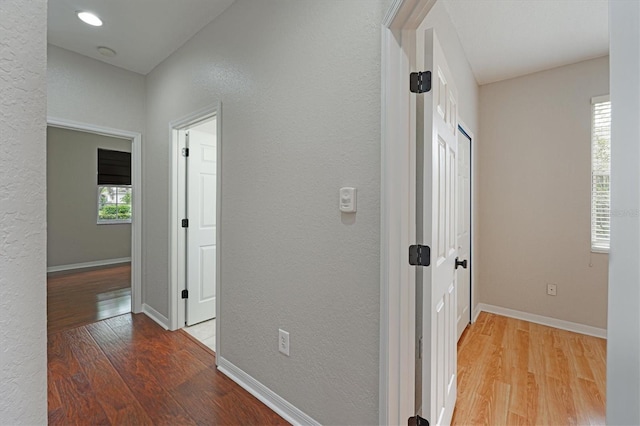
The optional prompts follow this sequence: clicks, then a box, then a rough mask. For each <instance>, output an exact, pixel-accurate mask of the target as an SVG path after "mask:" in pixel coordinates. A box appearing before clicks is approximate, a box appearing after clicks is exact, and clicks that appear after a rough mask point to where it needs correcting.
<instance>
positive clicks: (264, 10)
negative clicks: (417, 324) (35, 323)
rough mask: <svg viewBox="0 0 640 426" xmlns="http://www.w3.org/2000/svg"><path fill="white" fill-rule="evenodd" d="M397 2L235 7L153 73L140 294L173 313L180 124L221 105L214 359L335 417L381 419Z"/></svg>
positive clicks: (288, 1) (312, 411)
mask: <svg viewBox="0 0 640 426" xmlns="http://www.w3.org/2000/svg"><path fill="white" fill-rule="evenodd" d="M388 3H389V2H388V1H386V0H383V1H372V0H344V1H320V2H319V1H314V0H295V1H292V0H278V1H270V2H256V1H249V0H238V1H236V2H235V3H234V4H233V5H231V7H230V8H229V9H227V11H225V12H224V13H223V14H222V15H221V16H219V17H218V18H217V19H216V20H215V21H214V22H213V23H212V24H210V25H208V26H207V27H205V28H204V29H203V30H202V31H200V32H199V33H198V34H197V35H196V36H195V37H194V38H193V39H191V40H190V41H189V42H187V43H186V44H185V45H184V46H183V47H181V48H180V49H178V51H176V52H175V53H174V54H173V55H171V56H170V57H169V58H168V59H167V60H166V61H164V62H163V63H162V64H160V65H159V66H158V67H157V68H156V69H155V70H154V71H152V72H151V73H150V74H149V75H148V76H147V94H148V97H147V108H148V109H147V130H148V133H147V138H146V142H147V144H146V145H145V149H144V162H145V164H153V165H156V166H154V167H145V169H144V173H145V175H144V180H145V182H146V186H145V190H146V196H145V209H144V211H145V213H144V222H145V254H144V257H145V259H146V260H147V264H146V270H145V291H146V294H145V302H146V303H147V304H149V305H151V306H152V307H153V308H155V309H156V310H158V311H159V312H160V313H162V314H165V315H166V314H167V313H168V306H167V300H168V294H167V290H168V282H167V264H168V258H169V253H168V238H167V229H168V225H169V223H168V220H169V216H168V188H169V173H168V165H169V146H170V139H169V137H170V134H169V130H168V126H169V123H170V122H171V121H173V120H176V119H178V118H181V117H183V116H185V115H187V114H189V113H191V112H193V111H196V110H198V109H200V108H202V107H204V106H207V105H211V104H215V103H217V102H218V101H222V103H223V113H222V117H221V125H222V144H223V152H222V176H221V178H222V200H223V201H222V219H221V224H220V232H221V233H222V234H221V235H222V242H221V250H222V263H221V267H222V271H221V274H222V280H221V281H222V283H221V284H222V290H221V295H220V296H221V297H222V299H221V312H220V313H219V314H220V315H219V321H220V324H221V325H220V327H221V346H220V351H219V352H220V353H219V355H220V356H222V357H224V358H225V359H227V360H229V361H230V362H232V363H233V364H235V365H236V366H238V367H239V368H241V369H242V370H244V371H245V372H247V373H248V374H250V375H251V376H253V377H254V378H255V379H256V380H258V381H259V382H261V383H262V384H264V385H266V386H267V387H269V388H270V389H271V390H273V391H274V392H276V393H277V394H279V395H280V396H282V397H283V398H284V399H286V400H288V401H289V402H290V403H292V404H293V405H295V406H296V407H298V408H299V409H301V410H302V411H304V412H306V413H307V414H308V415H310V416H311V417H313V418H314V419H316V420H317V421H319V422H321V423H325V424H376V423H377V422H378V370H379V366H378V359H379V330H380V328H379V312H380V307H379V303H380V281H379V280H380V275H379V271H380V267H379V259H380V257H379V248H380V224H379V221H380V80H381V75H380V58H381V47H380V23H381V22H382V14H383V12H386V8H387V5H388ZM341 186H355V187H357V188H358V213H357V214H356V215H355V216H354V215H343V214H341V213H340V211H339V210H338V189H339V188H340V187H341ZM278 328H283V329H285V330H286V331H288V332H290V334H291V356H290V357H286V356H284V355H282V354H280V353H279V352H278V346H277V336H278Z"/></svg>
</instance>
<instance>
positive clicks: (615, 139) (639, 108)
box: [607, 1, 640, 425]
mask: <svg viewBox="0 0 640 426" xmlns="http://www.w3.org/2000/svg"><path fill="white" fill-rule="evenodd" d="M609 28H610V37H611V52H610V55H611V114H612V117H611V120H612V122H611V210H612V218H611V252H610V253H611V254H610V263H609V334H608V340H607V424H608V425H637V424H640V404H639V403H638V401H640V262H638V259H639V258H640V219H639V216H638V212H639V211H640V168H639V167H638V163H639V162H640V124H639V123H640V121H639V120H638V117H640V3H639V2H636V1H611V2H609Z"/></svg>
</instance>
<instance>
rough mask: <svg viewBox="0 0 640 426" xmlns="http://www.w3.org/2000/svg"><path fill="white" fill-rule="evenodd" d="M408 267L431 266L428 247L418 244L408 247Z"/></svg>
mask: <svg viewBox="0 0 640 426" xmlns="http://www.w3.org/2000/svg"><path fill="white" fill-rule="evenodd" d="M409 265H415V266H429V265H431V248H429V246H421V245H420V244H417V245H414V246H409Z"/></svg>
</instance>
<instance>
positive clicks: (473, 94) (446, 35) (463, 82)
mask: <svg viewBox="0 0 640 426" xmlns="http://www.w3.org/2000/svg"><path fill="white" fill-rule="evenodd" d="M427 28H434V29H435V31H436V35H437V37H438V40H440V44H441V45H442V48H443V50H444V52H445V55H446V57H447V63H448V65H449V68H450V69H451V73H452V74H453V79H454V80H455V82H456V86H457V88H458V92H459V93H458V103H459V111H458V115H459V118H460V120H461V121H462V122H463V123H464V124H465V125H466V126H468V128H467V129H466V130H467V131H468V132H471V133H472V134H473V136H474V140H473V141H472V142H471V145H472V146H471V149H472V157H473V158H472V167H471V172H472V174H473V175H472V180H473V182H474V188H473V189H474V193H473V220H474V222H473V229H472V233H473V241H474V247H473V249H474V251H473V252H472V257H473V267H472V271H471V273H472V279H471V284H472V292H471V295H472V302H471V305H472V308H475V306H476V305H477V304H478V300H479V299H478V294H479V292H480V291H481V288H480V285H479V274H478V271H479V268H478V265H479V263H480V255H479V250H478V248H479V244H478V241H479V238H480V227H479V226H477V225H478V223H477V221H476V218H478V217H479V216H478V215H479V197H478V194H479V191H478V189H479V188H478V186H477V185H476V183H477V182H478V179H479V173H480V167H479V164H478V161H477V155H476V153H477V152H478V149H479V145H480V142H479V141H480V138H479V133H480V132H479V112H478V99H479V93H480V89H479V87H478V84H477V83H476V78H475V77H474V75H473V71H471V66H470V65H469V62H468V61H467V56H466V54H465V52H464V49H463V48H462V45H461V44H460V39H459V38H458V32H457V31H456V29H455V26H454V25H453V23H452V21H451V18H450V16H449V13H448V12H447V9H446V7H445V6H444V3H443V2H441V1H440V2H437V3H436V4H435V5H434V6H433V8H432V9H431V10H430V11H429V14H428V15H427V17H426V18H425V20H424V22H423V23H422V24H421V25H420V28H419V30H420V31H422V30H425V29H427Z"/></svg>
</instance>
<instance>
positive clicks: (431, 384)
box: [417, 29, 458, 425]
mask: <svg viewBox="0 0 640 426" xmlns="http://www.w3.org/2000/svg"><path fill="white" fill-rule="evenodd" d="M419 37H424V56H423V58H424V64H422V69H425V70H432V77H433V80H434V84H433V85H432V86H433V87H432V91H431V92H428V93H425V94H422V95H417V96H422V97H423V98H422V100H421V101H420V102H423V108H422V113H423V117H421V119H422V120H418V122H419V123H421V124H420V125H419V126H420V128H419V129H418V133H419V134H418V138H419V139H421V143H422V144H423V146H424V150H423V158H422V159H419V160H418V167H420V168H421V170H422V173H420V174H419V176H422V181H419V182H417V190H418V191H419V194H418V196H417V199H422V200H423V205H422V206H421V208H418V211H419V212H421V218H420V219H419V220H421V224H422V226H421V227H418V228H419V229H422V234H421V235H417V239H418V241H419V242H422V244H426V245H428V246H430V247H431V249H432V254H433V259H432V260H433V261H432V263H431V266H429V267H427V268H425V269H424V270H423V271H422V282H421V283H418V285H422V297H423V299H422V338H423V356H422V413H419V414H420V415H421V416H422V417H424V418H426V419H427V420H428V421H429V422H430V424H432V425H437V424H438V425H439V424H449V423H450V422H451V417H452V415H453V408H454V406H455V401H456V377H457V369H456V362H457V353H456V342H457V336H456V308H457V302H456V298H457V294H456V288H457V282H456V272H455V259H456V256H457V255H458V244H457V226H458V221H457V204H458V199H457V196H456V194H457V191H456V189H457V186H456V184H457V173H458V172H457V168H458V142H457V139H456V131H457V129H456V128H455V127H454V123H455V124H456V126H457V121H458V119H457V109H458V108H457V105H458V102H457V92H456V88H455V84H454V82H453V78H452V76H451V73H450V71H449V67H448V66H447V63H446V60H445V57H444V53H443V51H442V49H441V48H440V46H439V44H438V41H437V38H436V36H435V33H434V31H433V30H432V29H430V30H426V31H425V32H424V33H419ZM419 56H420V55H419Z"/></svg>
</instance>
